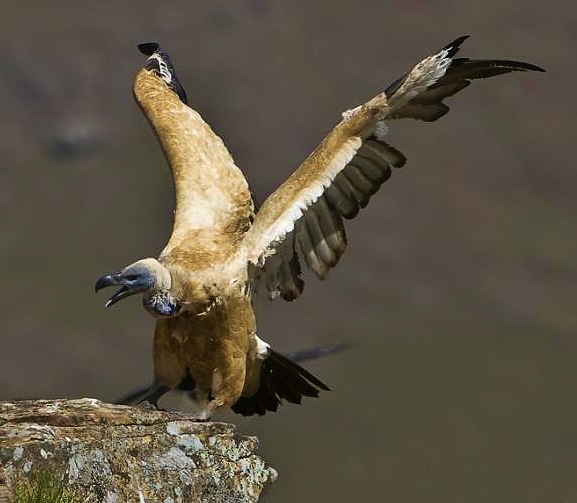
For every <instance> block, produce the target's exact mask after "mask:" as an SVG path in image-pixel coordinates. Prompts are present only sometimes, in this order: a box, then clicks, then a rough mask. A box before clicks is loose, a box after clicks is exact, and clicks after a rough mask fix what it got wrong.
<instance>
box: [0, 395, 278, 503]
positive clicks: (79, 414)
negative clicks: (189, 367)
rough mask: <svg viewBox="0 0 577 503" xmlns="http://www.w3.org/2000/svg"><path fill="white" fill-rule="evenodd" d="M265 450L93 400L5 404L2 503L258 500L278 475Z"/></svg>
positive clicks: (222, 429) (227, 431) (203, 427)
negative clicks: (49, 495)
mask: <svg viewBox="0 0 577 503" xmlns="http://www.w3.org/2000/svg"><path fill="white" fill-rule="evenodd" d="M256 447H257V439H256V438H255V437H243V436H239V435H238V434H237V433H236V428H235V426H234V425H231V424H226V423H200V422H196V421H194V420H193V419H192V417H191V416H189V415H186V414H179V413H168V412H161V411H156V410H147V409H142V408H136V407H127V406H120V405H111V404H107V403H103V402H100V401H98V400H94V399H86V398H85V399H81V400H35V401H16V402H0V502H1V503H4V502H5V501H11V500H10V499H9V498H10V497H12V498H13V500H14V501H16V502H17V503H20V501H23V502H24V501H29V500H27V499H25V495H26V494H27V493H31V492H33V491H42V490H46V491H47V490H52V491H55V490H58V491H61V492H62V493H63V497H62V501H63V502H66V503H68V502H70V503H72V502H76V501H78V502H83V503H84V502H87V503H88V502H89V503H93V502H94V503H96V502H98V503H121V502H122V503H124V502H138V503H143V502H154V503H159V502H162V503H178V502H183V503H184V502H207V503H212V502H214V503H216V502H223V503H224V502H226V503H230V502H238V503H241V502H255V501H257V500H258V498H259V495H260V493H261V491H262V489H263V487H264V486H265V485H266V484H268V483H270V482H273V481H274V479H275V478H276V472H275V470H274V469H272V468H269V467H267V466H266V465H265V463H264V461H263V460H262V459H261V458H259V457H258V456H257V455H256V454H255V450H256ZM43 486H46V487H44V489H43ZM48 486H50V487H52V488H51V489H50V488H49V487H48ZM66 498H68V499H66ZM50 501H52V500H50ZM57 501H60V500H57Z"/></svg>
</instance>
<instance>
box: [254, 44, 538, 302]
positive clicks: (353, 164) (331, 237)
mask: <svg viewBox="0 0 577 503" xmlns="http://www.w3.org/2000/svg"><path fill="white" fill-rule="evenodd" d="M466 38H467V37H466V36H465V37H460V38H458V39H457V40H455V41H454V42H451V43H450V44H448V45H447V46H445V47H443V48H442V49H441V50H440V51H438V52H437V53H435V54H433V55H432V56H429V57H427V58H425V59H424V60H423V61H421V62H420V63H419V64H417V65H416V66H415V67H414V68H413V69H412V70H411V71H410V72H408V73H407V74H405V75H403V76H402V77H401V78H400V79H397V80H396V81H394V82H393V83H392V84H391V85H389V86H388V87H387V88H386V89H385V91H384V92H382V93H380V94H378V95H377V96H375V97H374V98H373V99H371V100H370V101H368V102H367V103H365V104H363V105H361V106H358V107H356V108H354V109H352V110H348V111H346V112H345V113H344V114H343V119H342V121H341V122H340V123H339V124H338V125H337V126H336V127H335V128H334V129H333V130H332V131H331V132H330V133H329V135H328V136H327V137H326V138H325V139H324V140H323V142H322V143H321V144H320V145H319V146H318V147H317V148H316V149H315V151H314V152H313V153H312V154H311V155H310V156H309V157H308V158H307V159H306V160H305V161H304V162H303V163H302V164H301V166H300V167H299V168H298V169H297V170H296V171H295V172H294V173H293V174H292V175H291V176H290V177H289V178H288V179H287V181H286V182H285V183H283V184H282V185H281V186H280V187H279V188H278V189H277V190H276V191H275V192H273V193H272V194H271V195H270V196H269V198H268V199H267V200H266V201H265V203H264V204H263V205H262V207H261V208H260V210H259V212H258V213H257V215H256V218H255V221H254V224H253V226H252V227H251V228H250V229H249V230H248V232H247V233H246V235H245V238H244V242H243V249H244V252H245V253H246V256H247V260H248V262H249V273H250V276H251V279H252V281H253V283H256V282H258V281H259V280H261V279H262V278H263V277H264V278H265V281H264V282H265V284H266V288H267V290H268V291H269V293H270V294H271V296H273V297H275V296H277V295H280V296H281V297H283V298H284V299H286V300H294V299H295V298H296V297H297V296H298V295H300V293H302V290H303V287H304V282H303V281H302V279H301V278H300V265H299V254H300V256H301V257H302V258H303V259H304V261H305V263H306V264H307V266H308V267H309V269H311V270H312V271H313V272H314V273H315V274H316V275H317V276H318V277H319V278H320V279H325V278H326V277H327V276H328V273H329V271H330V269H331V268H333V267H335V266H336V265H337V263H338V261H339V259H340V258H341V256H342V255H343V253H344V252H345V249H346V245H347V241H346V234H345V228H344V224H343V218H345V219H351V218H354V217H355V216H356V215H357V214H358V213H359V211H360V209H361V208H364V207H365V206H366V205H367V204H368V202H369V200H370V198H371V196H372V195H374V194H375V193H376V192H377V191H378V190H379V188H380V186H381V185H382V184H383V183H384V182H386V181H387V180H388V179H389V177H390V176H391V172H392V168H400V167H402V166H403V165H404V164H405V161H406V158H405V156H404V155H403V154H402V153H401V152H399V151H398V150H397V149H395V148H394V147H392V146H391V145H388V144H387V143H386V142H385V141H384V140H383V136H384V134H385V132H386V126H385V121H386V120H391V119H398V118H404V117H410V118H414V119H420V120H424V121H435V120H437V119H438V118H440V117H442V116H443V115H445V114H446V113H447V112H448V111H449V107H448V106H447V105H445V104H444V103H443V100H444V99H445V98H447V97H449V96H452V95H454V94H455V93H457V92H459V91H460V90H462V89H464V88H465V87H467V86H469V84H470V82H471V80H473V79H480V78H487V77H493V76H495V75H501V74H504V73H508V72H512V71H527V70H533V71H543V70H542V69H541V68H539V67H537V66H535V65H531V64H528V63H522V62H518V61H508V60H469V59H467V58H454V56H455V54H457V52H458V51H459V47H460V45H461V44H462V43H463V41H464V40H465V39H466Z"/></svg>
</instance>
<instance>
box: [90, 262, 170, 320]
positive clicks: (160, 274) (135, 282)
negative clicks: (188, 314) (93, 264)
mask: <svg viewBox="0 0 577 503" xmlns="http://www.w3.org/2000/svg"><path fill="white" fill-rule="evenodd" d="M171 283H172V281H171V277H170V273H169V272H168V270H167V269H166V267H164V266H163V265H162V264H161V263H160V262H159V261H158V260H156V259H153V258H145V259H142V260H139V261H137V262H134V264H130V265H129V266H127V267H125V268H124V269H122V271H120V272H117V273H114V274H106V275H104V276H102V277H100V278H99V279H98V281H97V282H96V285H94V289H95V291H97V292H98V291H99V290H102V289H103V288H106V287H108V286H120V289H119V290H118V291H117V292H116V293H115V294H114V295H113V296H112V297H110V298H109V299H108V301H107V302H106V307H109V306H112V305H113V304H116V303H117V302H118V301H119V300H122V299H125V298H126V297H130V296H131V295H135V294H137V293H141V294H142V304H143V305H144V307H145V309H146V310H147V311H148V312H149V313H150V314H152V315H153V316H155V317H170V316H176V315H177V314H179V313H180V311H181V306H180V304H179V303H178V302H177V301H176V299H175V298H174V297H173V296H172V295H171V293H170V287H171Z"/></svg>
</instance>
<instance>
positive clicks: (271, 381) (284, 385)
mask: <svg viewBox="0 0 577 503" xmlns="http://www.w3.org/2000/svg"><path fill="white" fill-rule="evenodd" d="M320 390H326V391H329V387H328V386H327V385H326V384H324V383H323V382H322V381H321V380H320V379H317V378H316V377H315V376H313V375H312V374H311V373H310V372H308V371H307V370H305V369H304V368H302V367H301V366H300V365H298V364H297V363H295V362H293V361H291V360H289V359H288V358H287V357H286V356H283V355H281V354H280V353H277V352H276V351H272V350H271V352H270V354H269V356H268V357H267V359H266V360H264V362H263V364H262V370H261V375H260V387H259V389H258V391H257V392H256V394H255V395H253V396H251V397H241V398H239V399H238V400H237V402H236V403H235V404H234V405H233V406H232V410H233V412H236V413H237V414H242V415H243V416H251V415H253V414H255V413H256V414H258V415H259V416H262V415H264V414H265V413H266V412H267V411H271V412H276V410H277V409H278V406H279V405H280V404H281V403H282V401H283V400H286V401H287V402H290V403H296V404H300V403H301V400H302V397H303V396H309V397H317V396H318V394H319V391H320Z"/></svg>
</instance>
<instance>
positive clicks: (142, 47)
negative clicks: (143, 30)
mask: <svg viewBox="0 0 577 503" xmlns="http://www.w3.org/2000/svg"><path fill="white" fill-rule="evenodd" d="M159 47H160V45H159V44H158V42H143V43H142V44H138V50H139V51H140V52H141V53H142V54H144V55H145V56H152V55H153V54H154V53H155V52H156V51H158V48H159Z"/></svg>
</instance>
